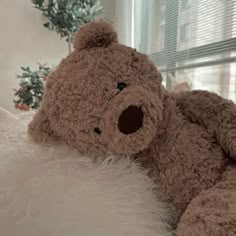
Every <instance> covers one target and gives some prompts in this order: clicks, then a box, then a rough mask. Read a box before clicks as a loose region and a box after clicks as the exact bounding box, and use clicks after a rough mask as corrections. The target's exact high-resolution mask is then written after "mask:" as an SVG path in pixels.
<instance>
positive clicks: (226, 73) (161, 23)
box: [134, 0, 236, 101]
mask: <svg viewBox="0 0 236 236" xmlns="http://www.w3.org/2000/svg"><path fill="white" fill-rule="evenodd" d="M137 3H139V4H140V8H139V9H141V11H139V18H140V19H142V21H139V26H138V27H139V31H138V32H137V31H136V25H135V24H134V38H138V37H139V38H140V41H139V44H136V43H134V45H135V47H136V48H137V49H138V50H139V51H141V52H144V53H146V54H148V55H149V57H150V59H151V60H153V62H154V63H155V64H156V65H157V67H158V68H160V71H161V72H162V74H163V76H164V77H165V79H166V87H167V89H169V90H172V89H173V87H174V86H175V84H178V83H181V82H183V81H187V82H188V84H189V85H190V87H191V89H208V90H211V91H214V92H217V93H218V94H220V95H222V96H224V97H226V98H229V99H232V100H234V101H236V0H194V1H191V0H176V1H173V0H149V1H142V0H134V12H136V4H137ZM143 9H145V14H144V12H143V11H144V10H143ZM135 21H136V17H134V23H135ZM141 35H143V36H142V37H141ZM144 35H145V37H144Z"/></svg>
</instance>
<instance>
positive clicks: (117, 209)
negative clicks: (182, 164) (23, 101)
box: [0, 112, 171, 236]
mask: <svg viewBox="0 0 236 236" xmlns="http://www.w3.org/2000/svg"><path fill="white" fill-rule="evenodd" d="M0 113H1V112H0ZM3 117H4V118H3ZM25 130H26V127H25V125H22V121H20V120H17V119H15V118H13V117H12V116H10V115H9V114H5V115H2V116H1V114H0V235H4V236H166V235H171V232H170V231H169V230H168V227H167V224H166V222H167V219H166V212H165V209H164V207H163V205H162V204H161V203H160V202H159V201H158V200H157V198H156V195H155V194H154V185H153V182H152V181H151V180H150V179H149V178H148V177H147V175H146V173H145V172H144V171H143V170H141V168H139V167H138V166H137V164H135V163H134V162H131V161H130V160H129V159H121V160H116V159H115V158H114V157H111V158H107V159H106V160H105V161H104V160H103V161H97V162H93V161H92V160H91V159H89V158H87V157H81V156H79V155H78V153H77V152H76V151H72V150H71V149H68V148H66V147H49V146H48V147H45V146H39V145H35V144H33V143H30V142H29V141H28V140H27V138H26V132H25Z"/></svg>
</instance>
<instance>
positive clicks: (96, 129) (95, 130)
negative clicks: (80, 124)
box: [94, 127, 102, 134]
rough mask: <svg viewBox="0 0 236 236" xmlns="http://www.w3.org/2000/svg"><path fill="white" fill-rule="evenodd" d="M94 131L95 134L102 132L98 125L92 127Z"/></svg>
mask: <svg viewBox="0 0 236 236" xmlns="http://www.w3.org/2000/svg"><path fill="white" fill-rule="evenodd" d="M94 132H95V133H97V134H101V133H102V131H101V130H100V129H99V128H98V127H97V128H95V129H94Z"/></svg>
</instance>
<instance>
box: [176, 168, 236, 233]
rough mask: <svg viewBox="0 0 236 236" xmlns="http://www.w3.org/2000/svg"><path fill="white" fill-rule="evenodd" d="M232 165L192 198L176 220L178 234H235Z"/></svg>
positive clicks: (234, 172) (235, 186)
mask: <svg viewBox="0 0 236 236" xmlns="http://www.w3.org/2000/svg"><path fill="white" fill-rule="evenodd" d="M235 167H236V166H235ZM235 167H234V168H231V169H228V170H227V171H226V172H225V174H224V177H223V179H222V181H221V182H219V183H218V184H216V185H215V186H214V187H212V188H211V189H208V190H204V191H202V192H201V193H200V194H199V195H198V196H196V197H195V198H194V199H193V200H192V202H191V203H190V204H189V205H188V207H187V209H186V211H185V213H184V215H183V216H182V217H181V219H180V222H179V223H178V226H177V235H178V236H236V168H235Z"/></svg>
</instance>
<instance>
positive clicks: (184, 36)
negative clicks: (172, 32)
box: [180, 24, 189, 42]
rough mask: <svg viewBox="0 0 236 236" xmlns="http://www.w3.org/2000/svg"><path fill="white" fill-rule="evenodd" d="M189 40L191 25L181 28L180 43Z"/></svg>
mask: <svg viewBox="0 0 236 236" xmlns="http://www.w3.org/2000/svg"><path fill="white" fill-rule="evenodd" d="M188 39H189V24H184V25H181V26H180V41H182V42H184V41H187V40H188Z"/></svg>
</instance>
